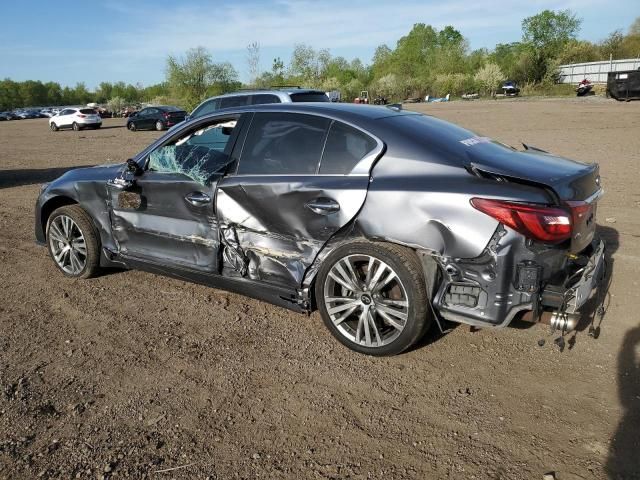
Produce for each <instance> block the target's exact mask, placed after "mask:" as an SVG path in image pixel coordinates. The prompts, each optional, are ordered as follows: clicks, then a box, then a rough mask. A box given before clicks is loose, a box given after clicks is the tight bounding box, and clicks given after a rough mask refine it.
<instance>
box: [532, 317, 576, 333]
mask: <svg viewBox="0 0 640 480" xmlns="http://www.w3.org/2000/svg"><path fill="white" fill-rule="evenodd" d="M579 320H580V316H579V315H576V314H575V313H562V312H552V313H551V316H550V318H549V326H551V328H553V329H554V330H560V331H561V332H572V331H574V330H575V329H576V327H577V326H578V321H579ZM541 321H542V319H541ZM545 323H546V322H545Z"/></svg>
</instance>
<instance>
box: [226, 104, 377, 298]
mask: <svg viewBox="0 0 640 480" xmlns="http://www.w3.org/2000/svg"><path fill="white" fill-rule="evenodd" d="M382 148H383V145H382V143H381V142H380V141H378V140H376V139H374V138H373V137H372V136H370V135H368V134H367V133H365V132H363V131H361V130H359V129H357V128H355V127H352V126H348V125H345V124H342V123H340V122H337V121H334V120H332V119H329V118H326V117H323V116H317V115H307V114H299V113H285V112H268V113H267V112H262V113H256V114H254V117H253V119H252V122H251V125H250V127H249V129H248V132H247V133H246V135H245V138H244V141H243V143H242V149H241V152H240V153H239V163H238V166H237V169H236V171H235V172H234V173H233V174H231V175H227V176H226V177H225V178H223V179H222V180H221V182H220V183H219V185H218V191H217V196H216V211H217V216H218V218H219V221H220V229H221V239H222V242H223V248H224V255H223V259H224V265H223V266H224V269H225V270H224V271H225V273H226V274H228V275H242V276H248V277H249V278H252V279H259V280H262V281H266V282H270V283H274V284H278V285H281V286H286V287H293V288H297V287H299V286H300V284H301V283H302V279H303V277H304V274H305V271H306V270H307V269H308V268H309V266H310V265H311V264H312V263H313V261H314V259H315V258H316V255H317V254H318V252H319V251H320V249H321V248H322V247H323V245H324V244H325V243H326V242H327V240H329V239H330V238H331V237H332V236H333V235H334V234H335V233H336V232H337V231H338V230H340V228H342V227H343V226H345V225H346V224H347V223H349V222H350V221H351V220H352V219H353V218H354V216H355V215H356V214H357V212H358V211H359V210H360V208H361V206H362V204H363V203H364V200H365V197H366V193H367V188H368V184H369V168H370V166H371V164H372V162H373V160H374V159H375V158H376V157H377V156H378V155H379V154H380V153H381V152H382ZM234 155H235V152H234Z"/></svg>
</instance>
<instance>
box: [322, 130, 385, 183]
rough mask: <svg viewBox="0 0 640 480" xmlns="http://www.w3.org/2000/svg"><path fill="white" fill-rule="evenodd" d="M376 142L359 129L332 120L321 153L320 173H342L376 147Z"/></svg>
mask: <svg viewBox="0 0 640 480" xmlns="http://www.w3.org/2000/svg"><path fill="white" fill-rule="evenodd" d="M376 145H377V142H376V141H375V140H374V139H373V138H371V137H370V136H369V135H367V134H366V133H364V132H361V131H360V130H357V129H355V128H353V127H350V126H349V125H345V124H344V123H341V122H333V124H332V125H331V129H330V130H329V135H328V137H327V143H326V146H325V148H324V153H323V155H322V163H321V164H320V173H324V174H339V175H344V174H347V173H349V172H351V170H353V167H355V166H356V164H357V163H358V162H359V161H360V160H362V159H363V158H364V157H365V156H366V155H367V154H368V153H369V152H371V151H372V150H373V149H374V148H376Z"/></svg>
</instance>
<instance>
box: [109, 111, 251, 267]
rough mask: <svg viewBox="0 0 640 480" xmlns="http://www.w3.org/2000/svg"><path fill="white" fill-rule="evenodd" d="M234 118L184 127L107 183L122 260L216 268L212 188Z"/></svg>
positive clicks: (234, 128)
mask: <svg viewBox="0 0 640 480" xmlns="http://www.w3.org/2000/svg"><path fill="white" fill-rule="evenodd" d="M238 124H239V122H238V117H237V116H235V117H225V118H221V119H217V120H209V121H207V122H203V123H200V124H198V125H197V126H195V127H193V128H192V129H189V130H187V131H182V132H181V133H178V134H177V135H176V136H174V137H171V138H170V139H169V140H168V141H167V142H165V143H164V144H162V145H161V146H159V147H157V148H156V149H155V150H153V151H152V152H151V153H150V154H149V155H148V157H147V158H145V159H144V167H143V168H140V171H138V172H135V173H132V172H124V173H123V175H122V178H121V179H117V180H120V181H111V182H109V183H108V189H109V196H110V201H111V202H110V203H111V223H112V225H111V226H112V232H113V237H114V239H115V240H116V242H117V245H118V249H119V253H120V255H121V256H122V257H123V258H124V259H125V261H126V259H127V258H130V259H132V260H134V261H146V262H151V263H155V264H160V265H162V266H167V267H175V268H182V269H184V268H187V269H191V270H198V271H203V272H215V271H217V268H218V262H217V258H218V249H219V239H218V235H219V232H218V226H217V218H216V216H215V213H214V193H215V190H216V186H217V183H218V180H219V179H220V178H221V177H222V175H223V174H224V172H225V168H226V166H227V165H228V164H229V163H230V158H231V157H230V152H231V149H232V148H233V144H234V143H235V139H236V137H237V131H238ZM136 168H139V167H136Z"/></svg>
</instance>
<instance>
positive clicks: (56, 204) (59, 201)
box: [40, 195, 103, 244]
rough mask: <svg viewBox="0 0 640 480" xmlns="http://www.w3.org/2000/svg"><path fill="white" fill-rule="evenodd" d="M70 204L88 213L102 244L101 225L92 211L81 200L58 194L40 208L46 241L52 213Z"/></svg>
mask: <svg viewBox="0 0 640 480" xmlns="http://www.w3.org/2000/svg"><path fill="white" fill-rule="evenodd" d="M69 205H78V206H79V207H80V208H82V210H83V211H84V212H85V213H86V215H87V216H88V217H89V218H90V219H91V225H92V226H93V230H94V233H95V234H96V238H97V239H98V241H99V242H100V243H101V244H102V243H103V238H102V235H101V232H100V227H99V225H98V223H97V222H96V219H95V218H94V216H93V215H92V214H91V212H90V211H89V210H88V209H86V208H84V207H83V206H82V205H81V204H80V202H78V201H77V200H76V199H74V198H72V197H69V196H67V195H57V196H55V197H52V198H50V199H49V200H47V201H46V202H45V203H44V204H43V205H42V208H41V209H40V224H41V227H42V232H43V233H44V236H45V241H46V235H47V225H48V224H49V218H51V214H52V213H53V212H55V211H56V210H57V209H58V208H60V207H66V206H69Z"/></svg>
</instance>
